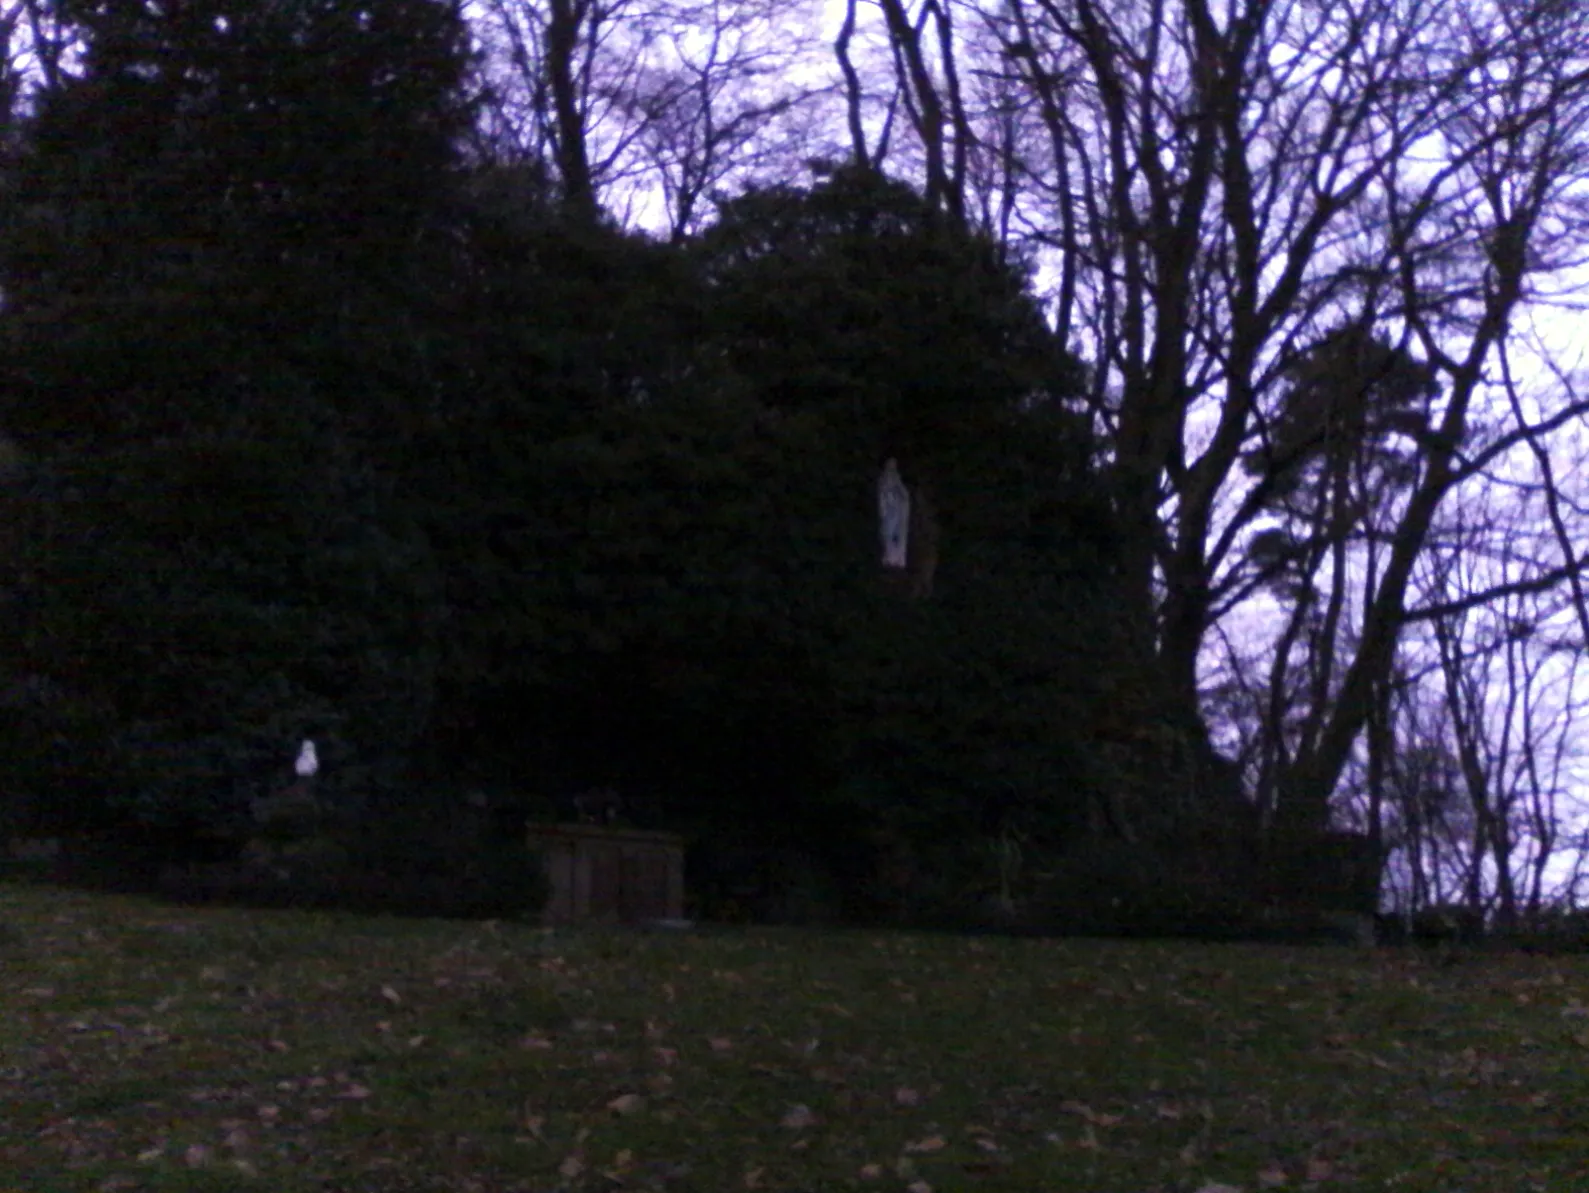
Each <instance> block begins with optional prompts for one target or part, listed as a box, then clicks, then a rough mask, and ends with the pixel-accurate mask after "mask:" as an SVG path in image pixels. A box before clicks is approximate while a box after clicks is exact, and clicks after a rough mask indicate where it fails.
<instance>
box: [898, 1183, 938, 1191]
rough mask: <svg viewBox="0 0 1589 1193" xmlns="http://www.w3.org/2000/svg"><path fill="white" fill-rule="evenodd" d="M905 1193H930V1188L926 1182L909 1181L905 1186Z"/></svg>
mask: <svg viewBox="0 0 1589 1193" xmlns="http://www.w3.org/2000/svg"><path fill="white" fill-rule="evenodd" d="M905 1193H932V1186H931V1185H929V1184H928V1183H927V1182H926V1181H911V1182H910V1184H908V1185H906V1186H905Z"/></svg>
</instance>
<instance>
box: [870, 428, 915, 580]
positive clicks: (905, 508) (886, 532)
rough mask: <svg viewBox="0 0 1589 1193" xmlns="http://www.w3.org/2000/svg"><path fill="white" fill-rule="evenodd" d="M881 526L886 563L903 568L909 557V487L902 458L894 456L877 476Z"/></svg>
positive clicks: (878, 514) (890, 566)
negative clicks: (900, 464)
mask: <svg viewBox="0 0 1589 1193" xmlns="http://www.w3.org/2000/svg"><path fill="white" fill-rule="evenodd" d="M877 518H878V529H879V531H880V532H881V534H882V538H883V566H884V567H886V568H903V567H904V566H905V564H906V560H907V559H908V557H909V549H908V548H909V545H910V490H909V489H907V488H905V482H904V479H903V478H901V476H900V475H899V461H898V460H895V459H894V458H893V457H892V456H890V457H889V458H888V460H887V461H886V462H885V463H884V464H883V475H882V476H880V477H878V478H877Z"/></svg>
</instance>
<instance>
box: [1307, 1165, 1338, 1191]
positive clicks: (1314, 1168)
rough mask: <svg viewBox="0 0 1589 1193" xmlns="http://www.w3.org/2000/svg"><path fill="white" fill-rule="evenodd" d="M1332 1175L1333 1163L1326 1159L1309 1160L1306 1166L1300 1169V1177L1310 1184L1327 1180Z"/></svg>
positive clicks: (1333, 1173)
mask: <svg viewBox="0 0 1589 1193" xmlns="http://www.w3.org/2000/svg"><path fill="white" fill-rule="evenodd" d="M1334 1175H1335V1165H1333V1164H1331V1163H1330V1162H1329V1161H1328V1160H1309V1161H1308V1163H1307V1166H1306V1167H1305V1168H1304V1169H1303V1170H1302V1179H1303V1180H1305V1181H1307V1182H1308V1183H1309V1184H1310V1185H1316V1184H1318V1183H1319V1182H1320V1181H1327V1180H1329V1179H1330V1178H1331V1177H1332V1176H1334Z"/></svg>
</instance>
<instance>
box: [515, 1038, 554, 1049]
mask: <svg viewBox="0 0 1589 1193" xmlns="http://www.w3.org/2000/svg"><path fill="white" fill-rule="evenodd" d="M551 1046H552V1041H550V1040H548V1039H547V1038H546V1037H545V1036H525V1037H524V1038H523V1039H521V1040H520V1041H519V1047H520V1048H528V1049H530V1050H531V1051H534V1052H544V1051H545V1050H546V1049H548V1048H550V1047H551Z"/></svg>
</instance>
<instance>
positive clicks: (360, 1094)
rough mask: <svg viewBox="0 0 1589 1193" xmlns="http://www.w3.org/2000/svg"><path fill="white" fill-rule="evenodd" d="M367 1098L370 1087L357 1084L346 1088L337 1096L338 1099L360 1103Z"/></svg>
mask: <svg viewBox="0 0 1589 1193" xmlns="http://www.w3.org/2000/svg"><path fill="white" fill-rule="evenodd" d="M369 1096H370V1087H369V1086H367V1085H359V1084H358V1083H357V1082H354V1083H353V1084H352V1085H350V1086H348V1087H347V1089H345V1090H343V1091H342V1092H341V1093H340V1094H338V1095H337V1097H339V1098H349V1099H352V1100H353V1101H355V1102H362V1101H363V1100H364V1099H365V1098H367V1097H369Z"/></svg>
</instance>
